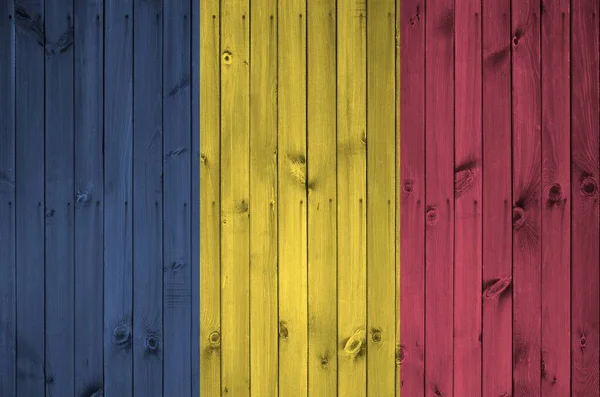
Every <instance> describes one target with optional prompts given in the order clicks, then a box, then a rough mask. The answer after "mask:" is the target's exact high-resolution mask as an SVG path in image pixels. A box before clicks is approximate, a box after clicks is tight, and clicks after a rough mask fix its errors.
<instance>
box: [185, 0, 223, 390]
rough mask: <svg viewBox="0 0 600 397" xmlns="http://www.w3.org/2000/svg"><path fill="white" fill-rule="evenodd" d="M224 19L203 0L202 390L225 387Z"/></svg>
mask: <svg viewBox="0 0 600 397" xmlns="http://www.w3.org/2000/svg"><path fill="white" fill-rule="evenodd" d="M220 21H221V14H220V9H219V0H210V1H201V2H200V29H201V31H200V37H201V40H200V114H201V115H202V117H200V150H201V154H200V193H201V195H202V198H201V199H200V219H201V221H200V222H201V226H202V232H201V233H200V310H201V312H200V396H219V395H220V390H221V350H220V349H221V261H220V251H221V249H220V244H221V238H220V236H221V231H220V228H221V220H220V213H221V198H220V183H221V181H220V179H221V168H220V167H221V151H220V129H221V128H220V120H221V119H220V117H221V116H220V109H221V96H220V95H221V94H220V89H221V84H220V68H221V56H220V52H221V50H220V46H221V45H220ZM207 82H211V83H210V84H207ZM217 82H218V83H217ZM192 221H193V219H192Z"/></svg>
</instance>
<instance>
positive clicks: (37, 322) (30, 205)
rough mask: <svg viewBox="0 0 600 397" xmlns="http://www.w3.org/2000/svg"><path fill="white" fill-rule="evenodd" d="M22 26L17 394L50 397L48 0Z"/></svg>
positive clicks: (30, 3)
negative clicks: (46, 316)
mask: <svg viewBox="0 0 600 397" xmlns="http://www.w3.org/2000/svg"><path fill="white" fill-rule="evenodd" d="M15 18H16V19H15V22H16V87H17V89H16V101H15V104H16V112H15V114H16V118H15V120H16V168H17V169H18V170H19V173H18V175H17V177H16V178H15V183H16V186H15V187H16V197H17V199H18V202H17V203H16V219H18V222H16V247H17V248H16V258H17V343H16V348H17V395H18V396H19V397H40V396H43V395H44V390H45V387H44V215H45V214H44V205H45V203H44V144H43V142H44V44H45V34H44V0H27V1H25V0H20V1H18V2H17V3H16V4H15Z"/></svg>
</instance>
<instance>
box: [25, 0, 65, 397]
mask: <svg viewBox="0 0 600 397" xmlns="http://www.w3.org/2000/svg"><path fill="white" fill-rule="evenodd" d="M44 11H45V21H46V23H45V33H46V68H45V73H46V75H45V82H46V84H45V98H44V99H45V130H46V139H45V169H46V173H45V201H46V229H45V250H46V261H45V262H46V263H45V266H46V267H45V291H46V296H45V299H46V330H45V335H46V340H45V346H46V351H45V369H46V375H45V376H46V379H47V382H46V383H47V386H46V392H47V393H48V394H56V395H61V396H65V397H68V396H74V395H75V390H74V384H75V382H74V375H75V367H74V361H73V360H74V343H73V338H74V331H75V326H74V320H75V318H74V310H73V308H74V303H75V296H74V288H75V279H74V270H75V266H74V265H75V263H74V252H75V251H74V248H75V247H74V227H75V225H74V211H73V207H74V203H73V201H72V199H73V189H74V150H73V149H74V136H73V113H74V112H73V105H74V97H73V78H74V74H73V48H72V45H73V39H74V37H73V34H74V31H73V1H72V0H61V1H54V2H52V3H51V4H48V6H47V7H45V9H44ZM30 144H33V143H30ZM50 380H51V381H50Z"/></svg>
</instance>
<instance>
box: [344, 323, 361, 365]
mask: <svg viewBox="0 0 600 397" xmlns="http://www.w3.org/2000/svg"><path fill="white" fill-rule="evenodd" d="M365 338H366V332H365V330H364V329H359V330H357V331H356V332H354V334H352V336H351V337H350V338H348V340H347V341H346V344H345V346H344V353H346V355H347V356H348V357H352V358H355V357H356V356H358V355H359V354H360V353H361V352H362V350H363V347H364V343H365Z"/></svg>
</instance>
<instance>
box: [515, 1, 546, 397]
mask: <svg viewBox="0 0 600 397" xmlns="http://www.w3.org/2000/svg"><path fill="white" fill-rule="evenodd" d="M512 32H513V33H512V34H513V37H512V45H513V47H512V48H513V50H512V54H513V64H512V129H513V144H512V156H513V167H512V168H513V282H514V303H513V307H514V311H513V376H514V380H513V382H514V384H513V389H514V395H515V396H539V395H540V379H541V377H540V374H541V372H540V371H541V366H540V364H541V354H540V353H541V340H540V337H541V312H540V309H541V222H542V221H541V131H540V130H541V110H542V109H541V86H540V83H541V80H540V78H541V75H540V72H541V71H540V7H539V2H537V1H524V2H513V4H512Z"/></svg>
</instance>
